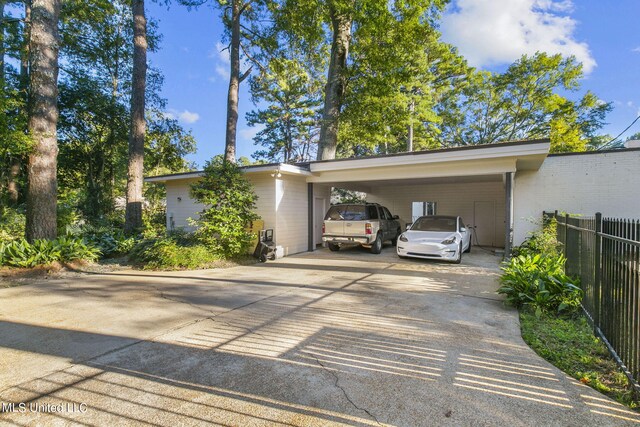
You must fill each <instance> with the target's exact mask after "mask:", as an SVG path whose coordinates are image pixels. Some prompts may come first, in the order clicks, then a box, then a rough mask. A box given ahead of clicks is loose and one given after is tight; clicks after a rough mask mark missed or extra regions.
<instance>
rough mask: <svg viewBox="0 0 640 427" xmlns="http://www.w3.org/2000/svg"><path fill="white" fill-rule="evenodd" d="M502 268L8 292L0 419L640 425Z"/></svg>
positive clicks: (418, 268) (405, 266) (336, 269)
mask: <svg viewBox="0 0 640 427" xmlns="http://www.w3.org/2000/svg"><path fill="white" fill-rule="evenodd" d="M497 267H498V259H497V258H495V257H494V256H492V255H490V254H487V253H484V252H482V251H478V250H475V251H474V253H472V254H470V255H469V256H466V257H465V258H463V263H462V264H461V265H448V264H442V263H437V262H425V261H412V260H399V259H398V258H397V257H396V256H395V254H394V252H393V248H390V247H386V248H385V250H384V252H383V254H381V255H379V256H377V255H371V254H369V253H367V252H366V251H362V250H359V249H352V250H345V251H341V252H339V253H332V252H329V251H326V250H321V251H316V252H314V253H306V254H302V255H298V256H293V257H288V258H285V259H282V260H279V261H276V262H269V263H267V264H261V265H255V266H248V267H237V268H232V269H226V270H203V271H189V272H171V273H147V272H139V271H122V272H117V273H112V274H102V275H96V274H68V275H66V276H63V277H60V278H56V279H49V280H41V281H39V282H38V283H34V284H30V285H25V286H20V287H13V288H6V289H0V401H2V402H3V403H4V404H5V405H4V406H5V407H4V413H2V414H0V423H2V422H7V423H9V424H17V425H36V424H39V425H67V424H76V423H79V424H87V425H127V424H136V425H137V424H141V425H168V426H175V425H202V424H218V425H233V426H240V425H241V426H245V425H276V424H281V425H328V424H336V425H337V424H345V425H356V426H369V425H380V424H388V425H401V426H417V425H451V426H460V425H509V426H520V425H536V426H541V425H545V426H546V425H561V426H587V425H597V426H606V425H626V424H628V425H637V424H638V423H640V417H638V415H637V414H635V413H634V412H632V411H629V410H627V409H625V407H623V406H622V405H619V404H617V403H615V402H613V401H611V400H610V399H607V398H605V397H604V396H602V395H600V394H599V393H597V392H595V391H593V390H592V389H591V388H589V387H587V386H584V385H582V384H580V383H579V382H577V381H574V380H572V379H570V378H567V377H566V375H564V374H563V373H562V372H560V371H558V370H557V369H555V368H554V367H552V366H551V365H549V364H548V363H546V362H545V361H543V360H542V359H540V358H539V357H537V356H536V355H535V354H534V353H533V351H531V350H530V349H529V348H528V347H527V346H526V345H525V344H524V343H523V341H522V340H521V338H520V333H519V325H518V318H517V313H516V311H514V310H512V309H509V308H505V307H504V306H503V304H502V302H501V299H500V297H499V296H497V295H496V294H495V293H494V291H495V289H496V287H497V286H496V280H497V277H498V273H499V272H498V268H497ZM7 402H16V403H20V402H23V403H25V404H26V405H25V407H24V412H21V408H20V407H19V406H16V407H15V408H14V411H11V410H10V408H9V407H8V406H7V405H6V403H7ZM54 411H55V412H54Z"/></svg>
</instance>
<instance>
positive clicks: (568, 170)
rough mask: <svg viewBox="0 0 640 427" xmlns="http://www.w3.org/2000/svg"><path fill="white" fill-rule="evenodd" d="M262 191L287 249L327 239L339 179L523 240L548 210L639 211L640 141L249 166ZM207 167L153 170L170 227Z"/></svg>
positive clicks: (488, 233)
mask: <svg viewBox="0 0 640 427" xmlns="http://www.w3.org/2000/svg"><path fill="white" fill-rule="evenodd" d="M243 170H244V172H245V173H246V176H247V178H248V179H249V180H250V181H251V182H252V183H253V185H254V188H255V192H256V193H257V195H258V196H259V199H258V203H257V213H258V214H259V215H260V216H261V217H262V219H263V220H264V223H265V228H272V229H273V230H274V239H275V241H276V243H277V245H278V246H280V247H281V253H282V254H283V255H285V256H286V255H291V254H295V253H299V252H304V251H312V250H314V249H316V247H317V245H319V244H321V243H322V236H321V233H322V221H323V219H324V215H325V213H326V211H327V209H328V208H329V205H330V193H331V188H332V187H338V188H344V189H349V190H356V191H361V192H364V193H366V195H367V201H371V202H377V203H380V204H382V205H384V206H386V207H387V208H389V210H390V211H391V213H392V214H394V215H396V214H397V215H399V216H400V218H401V222H402V223H403V224H404V223H410V222H412V218H413V217H415V216H416V215H420V214H421V211H422V212H424V211H426V209H427V207H428V209H429V211H433V209H435V213H437V214H441V215H460V216H462V218H463V219H464V221H465V222H466V223H467V224H469V225H471V226H472V227H473V229H474V231H475V237H474V243H475V244H478V245H481V246H493V247H498V248H500V247H501V248H505V250H506V251H509V250H510V248H511V247H512V245H513V244H516V245H517V244H520V243H522V241H523V240H524V239H525V238H526V237H527V235H528V233H529V232H531V231H533V230H534V229H535V228H536V227H537V225H536V223H535V221H536V220H539V219H540V218H541V217H542V212H543V211H545V210H547V211H552V210H560V211H565V212H570V213H574V214H584V215H593V214H594V213H595V212H597V211H600V212H602V213H603V214H604V215H606V216H611V217H637V216H638V214H639V213H640V149H639V148H628V149H621V150H610V151H597V152H586V153H568V154H549V140H531V141H515V142H505V143H499V144H490V145H479V146H469V147H456V148H446V149H439V150H430V151H417V152H411V153H400V154H389V155H379V156H370V157H361V158H351V159H336V160H325V161H314V162H309V163H300V164H283V163H275V164H267V165H254V166H246V167H244V168H243ZM201 176H202V172H189V173H179V174H173V175H164V176H155V177H150V178H147V179H146V181H147V182H156V183H164V185H165V186H166V189H167V227H168V228H169V229H171V228H176V227H187V228H188V227H189V222H188V218H197V217H198V212H199V211H200V210H202V206H201V205H199V204H197V203H196V202H195V201H194V200H193V199H191V197H190V196H189V189H190V184H192V183H193V182H195V181H197V180H198V179H199V178H200V177H201Z"/></svg>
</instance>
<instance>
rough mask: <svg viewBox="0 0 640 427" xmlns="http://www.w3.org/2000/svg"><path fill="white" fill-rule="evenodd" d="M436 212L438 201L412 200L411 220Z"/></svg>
mask: <svg viewBox="0 0 640 427" xmlns="http://www.w3.org/2000/svg"><path fill="white" fill-rule="evenodd" d="M435 214H436V202H412V203H411V222H413V221H415V220H416V219H418V218H420V217H421V216H425V215H435Z"/></svg>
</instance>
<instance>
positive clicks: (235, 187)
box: [191, 158, 259, 258]
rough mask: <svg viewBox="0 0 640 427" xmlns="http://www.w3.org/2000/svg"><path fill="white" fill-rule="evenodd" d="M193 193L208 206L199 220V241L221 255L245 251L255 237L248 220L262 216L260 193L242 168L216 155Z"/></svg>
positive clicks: (232, 254)
mask: <svg viewBox="0 0 640 427" xmlns="http://www.w3.org/2000/svg"><path fill="white" fill-rule="evenodd" d="M191 195H192V196H193V197H194V198H195V199H196V200H197V201H199V202H200V203H202V204H203V205H205V206H207V208H205V209H204V210H203V211H202V212H200V218H199V219H198V220H197V221H196V224H197V226H198V230H197V231H196V237H197V238H198V239H199V240H200V242H202V243H203V244H204V245H206V246H207V247H209V248H210V249H211V251H213V252H214V253H215V254H216V255H218V256H219V257H222V258H233V257H236V256H238V255H241V254H243V253H245V252H246V251H247V249H248V247H249V245H250V244H251V240H252V237H253V236H252V235H251V233H249V232H248V231H247V230H246V227H247V224H249V223H250V222H252V221H255V220H257V219H259V217H258V215H256V214H255V212H254V210H255V206H256V200H257V196H256V195H255V193H254V192H253V187H252V185H251V183H250V182H249V181H248V180H247V178H246V177H245V176H244V174H243V173H242V171H241V170H240V168H239V167H238V166H236V165H235V164H233V163H231V162H224V161H222V159H220V158H214V159H213V160H212V161H211V162H208V163H207V164H206V166H205V169H204V176H203V177H202V179H201V180H200V181H198V182H197V183H196V184H194V185H193V186H192V188H191Z"/></svg>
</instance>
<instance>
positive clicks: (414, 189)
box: [367, 182, 505, 246]
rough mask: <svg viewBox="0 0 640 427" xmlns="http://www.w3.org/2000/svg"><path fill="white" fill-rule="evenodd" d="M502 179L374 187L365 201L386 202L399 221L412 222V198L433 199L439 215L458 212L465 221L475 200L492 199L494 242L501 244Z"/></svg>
mask: <svg viewBox="0 0 640 427" xmlns="http://www.w3.org/2000/svg"><path fill="white" fill-rule="evenodd" d="M504 194H505V193H504V185H503V184H502V182H477V183H475V182H474V183H452V184H421V185H394V186H380V187H374V189H373V190H372V192H371V193H370V194H368V195H367V201H369V202H374V203H380V204H381V205H383V206H386V207H387V208H388V209H389V210H390V211H391V213H392V214H393V215H399V216H400V223H401V224H402V225H403V226H404V224H405V223H410V222H411V203H412V202H436V203H437V208H436V209H437V211H436V213H437V214H438V215H460V216H461V217H462V219H463V220H464V221H465V222H466V223H467V224H471V223H472V222H473V215H474V202H476V201H478V202H486V201H493V202H494V203H495V212H496V214H495V236H494V244H495V245H496V246H503V245H504V212H505V196H504Z"/></svg>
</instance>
